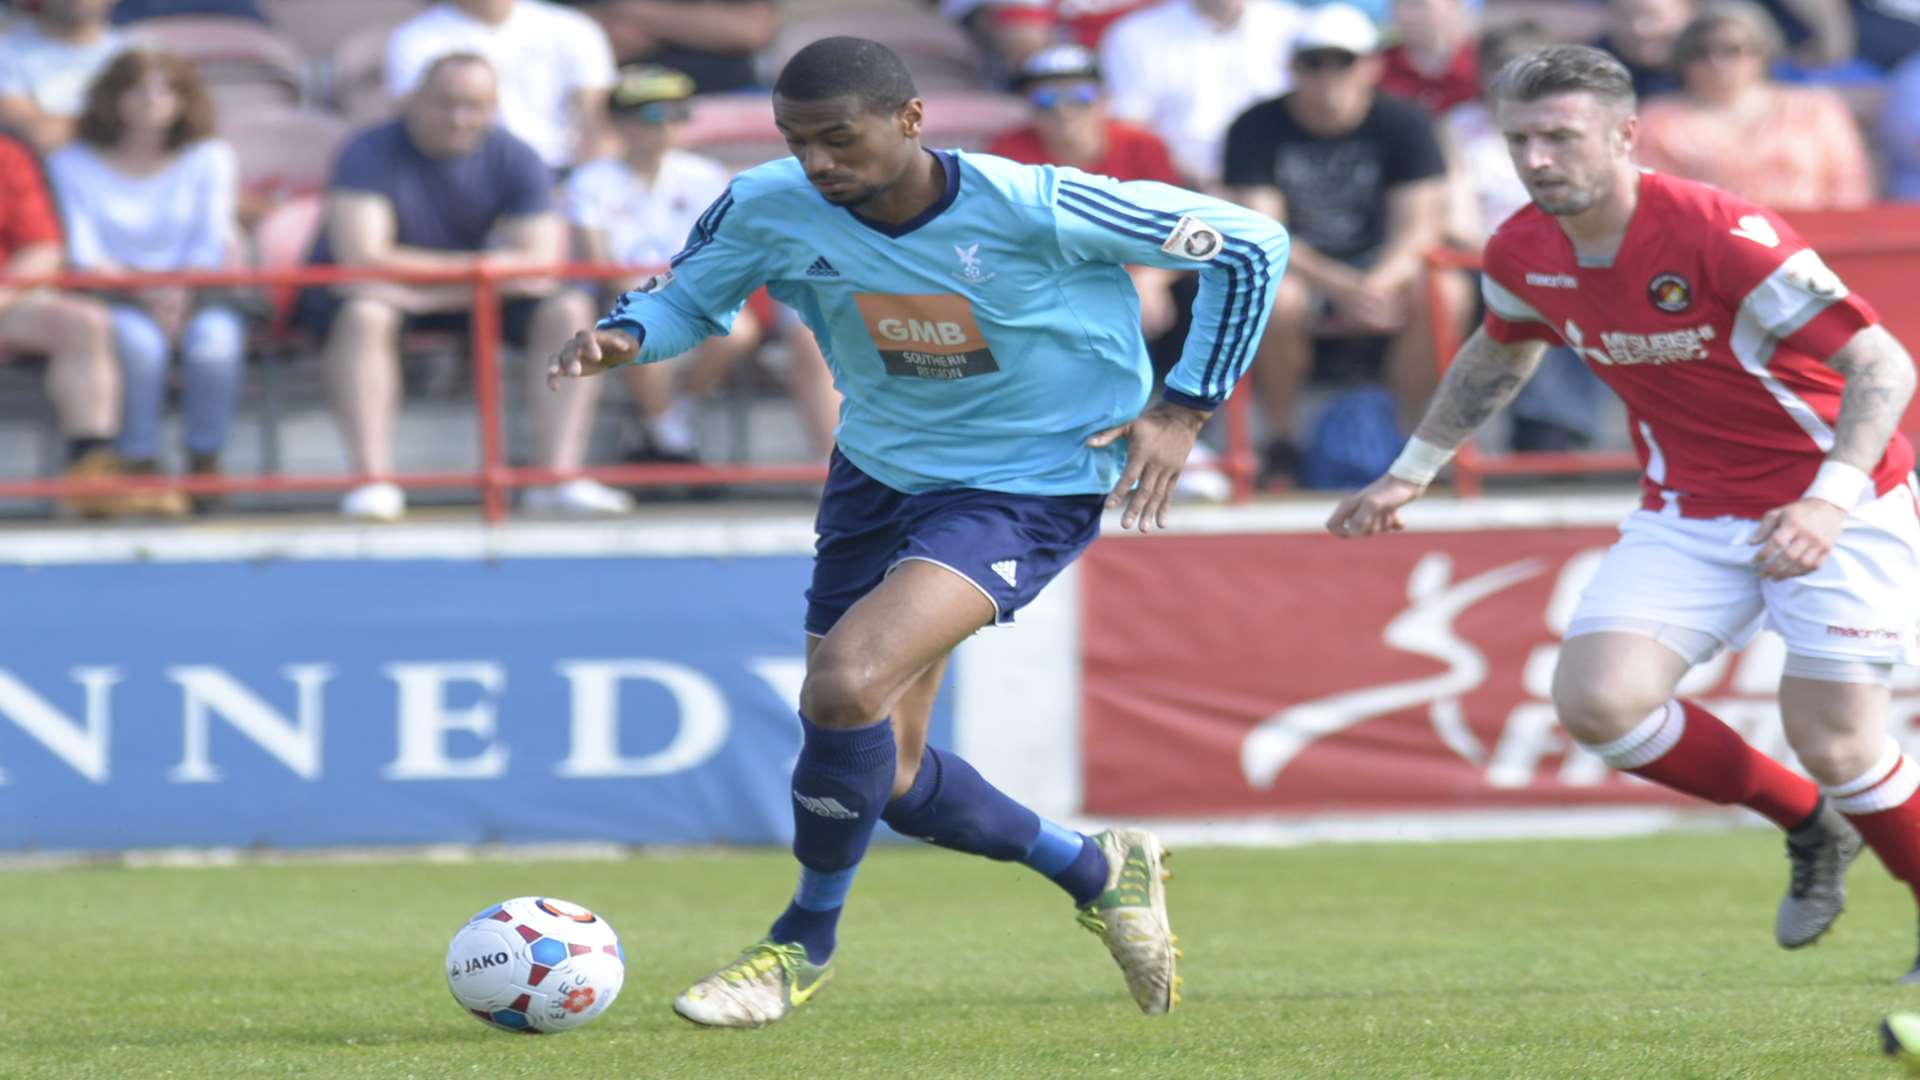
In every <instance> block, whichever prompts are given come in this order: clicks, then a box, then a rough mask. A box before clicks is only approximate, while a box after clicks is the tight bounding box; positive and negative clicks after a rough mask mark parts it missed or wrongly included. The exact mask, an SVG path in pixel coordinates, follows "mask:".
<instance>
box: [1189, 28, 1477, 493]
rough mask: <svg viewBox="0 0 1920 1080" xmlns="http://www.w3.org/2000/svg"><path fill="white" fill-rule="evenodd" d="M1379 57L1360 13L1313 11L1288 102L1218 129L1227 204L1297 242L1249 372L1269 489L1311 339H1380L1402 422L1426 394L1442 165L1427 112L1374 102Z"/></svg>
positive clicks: (1287, 444) (1288, 433)
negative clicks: (1431, 254)
mask: <svg viewBox="0 0 1920 1080" xmlns="http://www.w3.org/2000/svg"><path fill="white" fill-rule="evenodd" d="M1379 47H1380V35H1379V31H1378V30H1377V29H1376V28H1375V27H1374V24H1373V21H1372V20H1370V19H1368V18H1367V16H1366V15H1365V14H1364V13H1363V12H1361V11H1359V10H1358V9H1356V8H1353V7H1350V6H1348V5H1346V4H1340V3H1334V4H1327V5H1324V6H1322V7H1318V8H1315V9H1313V10H1312V12H1311V13H1309V15H1308V17H1307V22H1306V24H1305V26H1304V27H1303V28H1302V29H1301V31H1300V35H1299V37H1298V38H1297V39H1296V40H1295V42H1294V50H1293V57H1292V62H1291V68H1292V75H1293V85H1294V88H1293V90H1292V91H1291V92H1290V93H1287V94H1285V95H1283V96H1281V97H1278V98H1275V99H1274V100H1272V101H1266V102H1262V103H1260V104H1258V105H1255V106H1253V107H1252V108H1250V109H1248V110H1247V111H1246V112H1244V113H1242V114H1241V115H1240V118H1239V119H1238V120H1235V121H1234V122H1233V126H1232V127H1231V128H1229V129H1228V130H1227V139H1226V159H1225V160H1226V167H1225V173H1224V180H1225V183H1226V185H1227V188H1228V190H1229V192H1230V197H1232V198H1234V199H1236V200H1238V201H1239V202H1240V203H1242V204H1243V205H1245V206H1247V207H1250V208H1252V209H1254V210H1258V211H1261V212H1262V213H1266V214H1269V215H1271V216H1272V217H1274V218H1277V219H1278V220H1280V221H1281V222H1283V223H1285V224H1286V226H1287V229H1288V231H1289V232H1291V233H1292V235H1293V256H1292V261H1291V263H1290V264H1289V270H1290V271H1291V272H1290V273H1288V274H1287V276H1286V277H1285V278H1284V279H1282V281H1281V282H1280V288H1279V293H1278V296H1277V299H1276V302H1275V307H1274V313H1273V318H1272V320H1271V321H1270V322H1269V324H1268V326H1267V331H1266V337H1265V339H1264V340H1263V341H1262V343H1261V351H1260V355H1259V357H1258V358H1257V359H1256V360H1255V362H1254V366H1253V380H1254V392H1255V395H1256V399H1257V400H1258V401H1259V403H1260V409H1261V412H1262V414H1263V415H1264V417H1265V419H1266V423H1267V430H1268V432H1269V433H1270V440H1269V442H1268V445H1267V452H1266V473H1267V477H1266V479H1268V480H1273V481H1278V480H1284V479H1287V478H1288V477H1290V476H1292V475H1294V474H1296V473H1297V464H1298V459H1299V452H1298V449H1297V446H1298V444H1297V443H1296V442H1295V440H1294V435H1293V428H1294V413H1295V408H1296V404H1297V398H1298V395H1299V390H1300V387H1301V385H1302V383H1303V382H1304V381H1305V379H1306V378H1307V376H1308V374H1309V373H1310V371H1311V369H1312V358H1313V341H1314V339H1315V338H1316V337H1332V336H1341V337H1355V336H1381V337H1385V338H1387V339H1388V341H1387V350H1386V362H1385V375H1386V380H1387V384H1388V386H1389V388H1390V389H1392V390H1393V391H1394V394H1395V397H1396V398H1397V399H1398V402H1399V406H1400V412H1401V415H1402V417H1403V418H1407V417H1415V416H1419V415H1420V411H1421V409H1422V408H1423V407H1424V404H1425V397H1426V393H1427V392H1428V391H1429V390H1430V389H1431V388H1432V385H1433V381H1434V357H1433V344H1432V338H1431V335H1430V333H1429V326H1428V318H1427V315H1426V311H1427V307H1428V304H1427V299H1426V289H1425V287H1424V285H1425V274H1424V272H1423V271H1424V268H1425V264H1424V257H1425V255H1426V253H1427V251H1428V250H1429V249H1431V248H1433V247H1434V246H1435V245H1437V244H1438V243H1439V242H1440V239H1441V237H1442V235H1443V231H1444V226H1445V221H1446V214H1447V206H1448V187H1447V170H1446V163H1445V160H1444V159H1443V157H1442V155H1441V151H1440V145H1439V141H1438V139H1437V138H1436V136H1435V134H1434V129H1433V123H1432V121H1430V120H1428V119H1427V116H1426V114H1425V113H1423V112H1422V111H1421V110H1420V108H1419V107H1418V106H1416V105H1412V104H1410V103H1408V102H1405V101H1401V100H1399V99H1398V98H1395V97H1392V96H1390V95H1387V94H1383V93H1380V92H1379V83H1380V77H1381V70H1382V64H1381V60H1380V57H1379V55H1378V53H1379ZM1446 289H1447V291H1448V294H1449V296H1448V304H1449V307H1448V317H1452V318H1456V319H1459V320H1462V321H1464V319H1465V317H1466V310H1465V309H1466V308H1467V307H1468V306H1469V305H1470V304H1471V301H1472V295H1471V290H1470V288H1469V287H1468V285H1467V283H1466V282H1464V281H1459V282H1454V281H1452V280H1451V279H1448V283H1447V285H1446ZM1456 293H1457V294H1458V295H1457V296H1455V295H1453V294H1456ZM1454 309H1459V310H1458V311H1456V310H1454Z"/></svg>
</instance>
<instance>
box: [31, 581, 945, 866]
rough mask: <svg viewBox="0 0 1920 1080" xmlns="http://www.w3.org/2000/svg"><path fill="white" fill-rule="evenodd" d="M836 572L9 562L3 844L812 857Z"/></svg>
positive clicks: (941, 735) (939, 732)
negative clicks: (823, 630)
mask: <svg viewBox="0 0 1920 1080" xmlns="http://www.w3.org/2000/svg"><path fill="white" fill-rule="evenodd" d="M808 565H809V562H808V559H807V558H806V557H804V556H802V555H799V554H770V555H752V556H738V557H651V556H645V557H632V556H628V557H608V558H597V557H585V558H542V557H508V558H465V559H443V558H421V559H417V560H416V559H332V560H329V559H284V560H283V559H265V560H254V561H248V560H231V561H172V562H76V563H63V564H53V565H0V849H4V850H12V851H22V850H119V849H128V848H144V847H155V846H180V845H190V846H253V845H266V846H276V847H282V846H311V845H329V844H419V843H440V842H472V843H480V842H505V843H525V842H546V841H570V840H608V841H616V842H628V843H670V844H694V843H782V842H785V841H786V839H787V838H788V837H789V836H790V835H791V830H792V810H791V807H790V805H789V803H788V795H787V776H788V772H789V770H790V768H791V766H792V761H793V757H794V755H795V753H796V752H797V750H798V748H799V724H798V721H797V720H796V719H795V716H794V713H793V703H794V701H795V699H796V698H797V695H798V692H799V686H800V680H801V675H802V672H803V660H804V647H805V646H804V638H803V636H802V634H801V631H800V617H801V613H802V603H803V601H802V592H803V590H804V588H805V586H806V580H807V572H808ZM942 697H943V701H942V703H941V706H940V708H939V710H938V712H937V713H936V715H935V718H934V724H935V738H936V740H937V741H946V739H947V738H948V736H949V735H950V729H951V725H952V721H951V704H950V702H948V701H946V700H944V699H946V698H948V697H950V694H943V695H942Z"/></svg>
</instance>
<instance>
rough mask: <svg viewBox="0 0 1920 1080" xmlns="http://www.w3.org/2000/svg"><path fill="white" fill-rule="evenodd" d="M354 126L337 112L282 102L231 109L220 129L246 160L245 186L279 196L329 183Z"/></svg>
mask: <svg viewBox="0 0 1920 1080" xmlns="http://www.w3.org/2000/svg"><path fill="white" fill-rule="evenodd" d="M350 127H351V125H349V124H348V123H347V121H346V120H344V119H342V118H340V117H338V116H335V115H333V114H332V113H323V112H317V111H315V110H312V109H293V108H287V107H284V106H281V107H271V108H253V109H246V110H241V111H237V112H231V113H225V114H223V115H222V116H221V120H220V135H221V137H222V138H224V139H226V140H227V141H228V142H230V143H232V144H233V148H234V153H235V155H236V156H237V157H238V158H239V160H240V186H241V188H242V189H243V190H246V191H250V192H254V193H265V194H270V195H272V196H274V197H275V198H276V200H277V199H284V198H285V197H287V196H289V195H299V194H308V193H312V192H317V191H319V190H320V189H321V188H323V187H325V186H326V182H327V174H328V171H329V170H330V169H331V168H332V167H333V158H334V154H335V153H337V152H338V150H339V148H340V144H341V143H342V142H344V141H345V139H346V137H347V132H348V130H349V128H350Z"/></svg>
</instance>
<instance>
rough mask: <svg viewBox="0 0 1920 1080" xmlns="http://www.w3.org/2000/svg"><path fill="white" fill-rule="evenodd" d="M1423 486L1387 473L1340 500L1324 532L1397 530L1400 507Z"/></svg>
mask: <svg viewBox="0 0 1920 1080" xmlns="http://www.w3.org/2000/svg"><path fill="white" fill-rule="evenodd" d="M1426 490H1427V489H1426V488H1424V487H1421V486H1419V485H1418V484H1412V483H1409V482H1407V481H1405V480H1402V479H1400V478H1399V477H1397V476H1394V475H1392V474H1391V473H1389V474H1386V475H1384V476H1381V477H1380V478H1379V479H1377V480H1375V481H1374V482H1373V483H1371V484H1368V485H1367V486H1366V487H1363V488H1361V489H1360V490H1359V491H1356V492H1354V493H1353V494H1351V495H1349V496H1347V497H1346V498H1344V499H1341V500H1340V505H1339V506H1336V507H1334V508H1333V516H1332V517H1329V518H1328V519H1327V531H1328V532H1330V533H1332V534H1333V535H1335V536H1338V537H1340V538H1341V539H1343V540H1344V539H1348V538H1351V537H1357V536H1372V535H1374V534H1375V533H1383V532H1399V531H1400V530H1401V529H1404V528H1406V525H1404V524H1402V523H1401V521H1400V508H1401V507H1403V506H1405V505H1407V504H1408V503H1410V502H1412V501H1413V500H1415V499H1417V498H1419V497H1420V496H1421V495H1422V494H1423V493H1425V492H1426Z"/></svg>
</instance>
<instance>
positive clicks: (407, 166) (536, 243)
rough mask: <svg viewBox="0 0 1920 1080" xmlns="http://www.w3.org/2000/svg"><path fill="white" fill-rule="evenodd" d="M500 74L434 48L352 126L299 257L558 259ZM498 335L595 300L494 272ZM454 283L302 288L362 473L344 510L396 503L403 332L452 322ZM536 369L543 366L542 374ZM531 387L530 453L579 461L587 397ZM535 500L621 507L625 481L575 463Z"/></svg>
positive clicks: (463, 311) (560, 234)
mask: <svg viewBox="0 0 1920 1080" xmlns="http://www.w3.org/2000/svg"><path fill="white" fill-rule="evenodd" d="M497 90H498V81H497V79H496V76H495V73H494V70H493V68H492V66H491V65H490V64H488V62H487V61H486V60H485V59H483V58H482V57H480V56H477V55H475V54H472V53H454V54H450V55H448V56H443V57H441V58H440V59H439V60H437V61H435V62H434V64H433V66H432V67H431V68H429V69H428V71H427V74H426V75H425V77H423V78H422V80H421V82H420V86H419V88H418V89H417V90H416V91H415V92H414V93H413V94H412V95H410V96H409V97H408V98H407V99H406V101H405V102H404V103H403V107H402V110H401V115H400V118H399V119H397V120H393V121H391V122H388V123H385V124H381V125H379V126H377V127H373V128H369V129H367V130H365V131H362V132H360V133H359V134H357V135H355V136H353V137H352V138H351V139H349V140H348V141H347V143H346V145H345V146H344V147H343V148H342V149H341V151H340V156H339V157H338V158H337V159H336V160H335V162H334V166H333V176H332V178H331V180H330V181H329V182H328V185H327V186H328V191H327V206H326V217H325V221H324V224H323V227H322V228H321V232H320V236H319V238H318V239H317V240H316V241H315V243H314V247H313V253H312V255H311V256H310V258H309V261H310V262H313V263H317V264H335V263H337V264H340V265H343V266H374V267H384V268H388V269H393V270H421V269H462V268H466V267H471V266H474V265H476V264H478V263H481V262H486V263H487V264H489V265H492V266H495V267H502V266H505V267H511V266H528V267H537V266H549V265H553V264H555V263H561V262H565V261H566V254H567V246H566V242H567V232H566V224H565V222H564V221H563V220H562V219H561V217H560V216H559V214H557V213H556V212H555V211H554V208H553V176H552V174H551V173H550V172H549V171H548V169H547V167H546V165H545V164H544V163H543V162H542V161H541V160H540V157H539V155H538V154H536V153H535V152H534V150H533V148H532V147H530V146H528V145H527V144H526V143H523V142H521V141H520V140H519V139H517V138H515V137H513V136H512V135H510V134H508V133H507V132H506V130H505V129H503V128H502V127H500V126H499V123H498V119H499V106H498V93H497ZM500 291H501V294H502V296H503V303H502V306H501V324H500V325H501V327H502V329H503V331H504V333H505V336H506V338H507V340H508V341H510V342H511V343H513V344H514V345H516V346H520V347H522V348H525V347H527V346H528V345H529V343H531V344H532V345H533V346H534V347H535V348H536V350H537V349H541V348H546V347H548V346H549V345H551V344H552V343H555V342H559V341H564V340H565V339H566V338H567V337H568V336H569V335H570V334H571V333H572V329H573V327H575V326H578V325H580V324H582V323H584V322H588V321H591V319H592V318H593V314H594V313H593V303H592V300H591V299H590V298H589V297H588V296H587V295H586V294H585V293H584V292H580V291H578V290H573V289H562V288H560V287H559V286H558V285H557V284H556V283H554V282H552V281H547V280H540V279H528V280H523V281H511V280H510V281H505V282H502V283H501V290H500ZM469 297H470V294H469V290H468V288H467V287H466V286H465V285H405V284H395V283H391V282H365V283H356V284H352V285H341V286H336V287H333V288H329V289H321V288H315V289H308V290H306V292H305V293H303V294H302V296H301V298H300V306H299V311H298V314H297V319H298V321H299V324H300V326H301V327H302V328H303V329H305V330H307V331H309V332H310V333H312V334H314V335H315V336H316V337H319V338H321V339H323V340H324V341H325V346H324V354H325V362H326V365H327V379H328V382H329V385H330V387H331V389H332V397H333V400H334V407H335V410H336V415H337V418H338V419H339V422H340V428H341V434H342V436H343V438H344V439H345V440H346V443H347V452H348V454H349V456H350V457H351V459H352V464H353V467H354V469H355V470H356V471H357V472H359V473H361V474H362V475H363V476H364V477H365V481H366V482H365V483H363V484H362V485H361V486H360V487H357V488H355V489H354V490H352V491H351V492H348V493H347V497H346V499H345V500H344V501H343V502H342V503H341V512H342V513H345V514H346V515H347V516H349V517H356V518H367V519H374V520H382V521H391V520H393V519H396V518H398V517H400V516H401V515H402V514H403V513H405V512H406V496H405V494H404V493H403V492H402V491H401V490H400V488H399V487H398V486H396V485H395V484H394V483H393V482H392V480H391V476H392V473H393V425H394V418H395V413H396V412H397V409H398V405H399V399H400V355H399V352H400V348H399V343H400V335H401V332H402V331H403V330H407V329H443V330H451V331H464V330H465V329H466V322H467V312H468V308H469V307H470V304H471V301H470V298H469ZM538 374H539V375H540V376H544V374H545V372H544V369H543V370H542V371H541V372H539V373H538ZM537 400H538V401H539V402H540V405H541V408H539V409H538V410H537V411H536V414H535V421H536V425H537V428H538V433H537V435H536V439H535V442H536V453H537V455H538V456H539V457H540V459H541V462H540V463H541V464H542V465H545V466H547V467H549V468H553V469H557V470H561V471H563V472H565V471H572V470H576V469H578V468H579V467H580V465H581V460H582V457H583V456H584V453H585V448H586V437H587V434H588V430H589V422H590V421H591V414H590V412H589V409H590V405H591V403H590V402H588V401H586V400H584V399H582V398H581V396H580V395H578V394H577V393H564V394H547V393H545V392H542V393H541V394H539V395H538V397H537ZM525 505H526V507H527V508H528V509H530V510H535V511H539V512H546V513H619V512H622V511H624V510H627V509H629V508H630V507H631V505H632V503H631V500H630V499H629V498H628V497H627V496H626V495H624V494H623V493H621V492H618V491H615V490H613V489H611V488H608V487H605V486H604V485H601V484H599V483H596V482H594V481H591V480H587V479H585V478H575V479H573V480H571V481H568V482H566V483H563V484H560V485H558V486H556V487H551V488H537V489H532V490H529V491H528V492H527V496H526V504H525Z"/></svg>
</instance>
